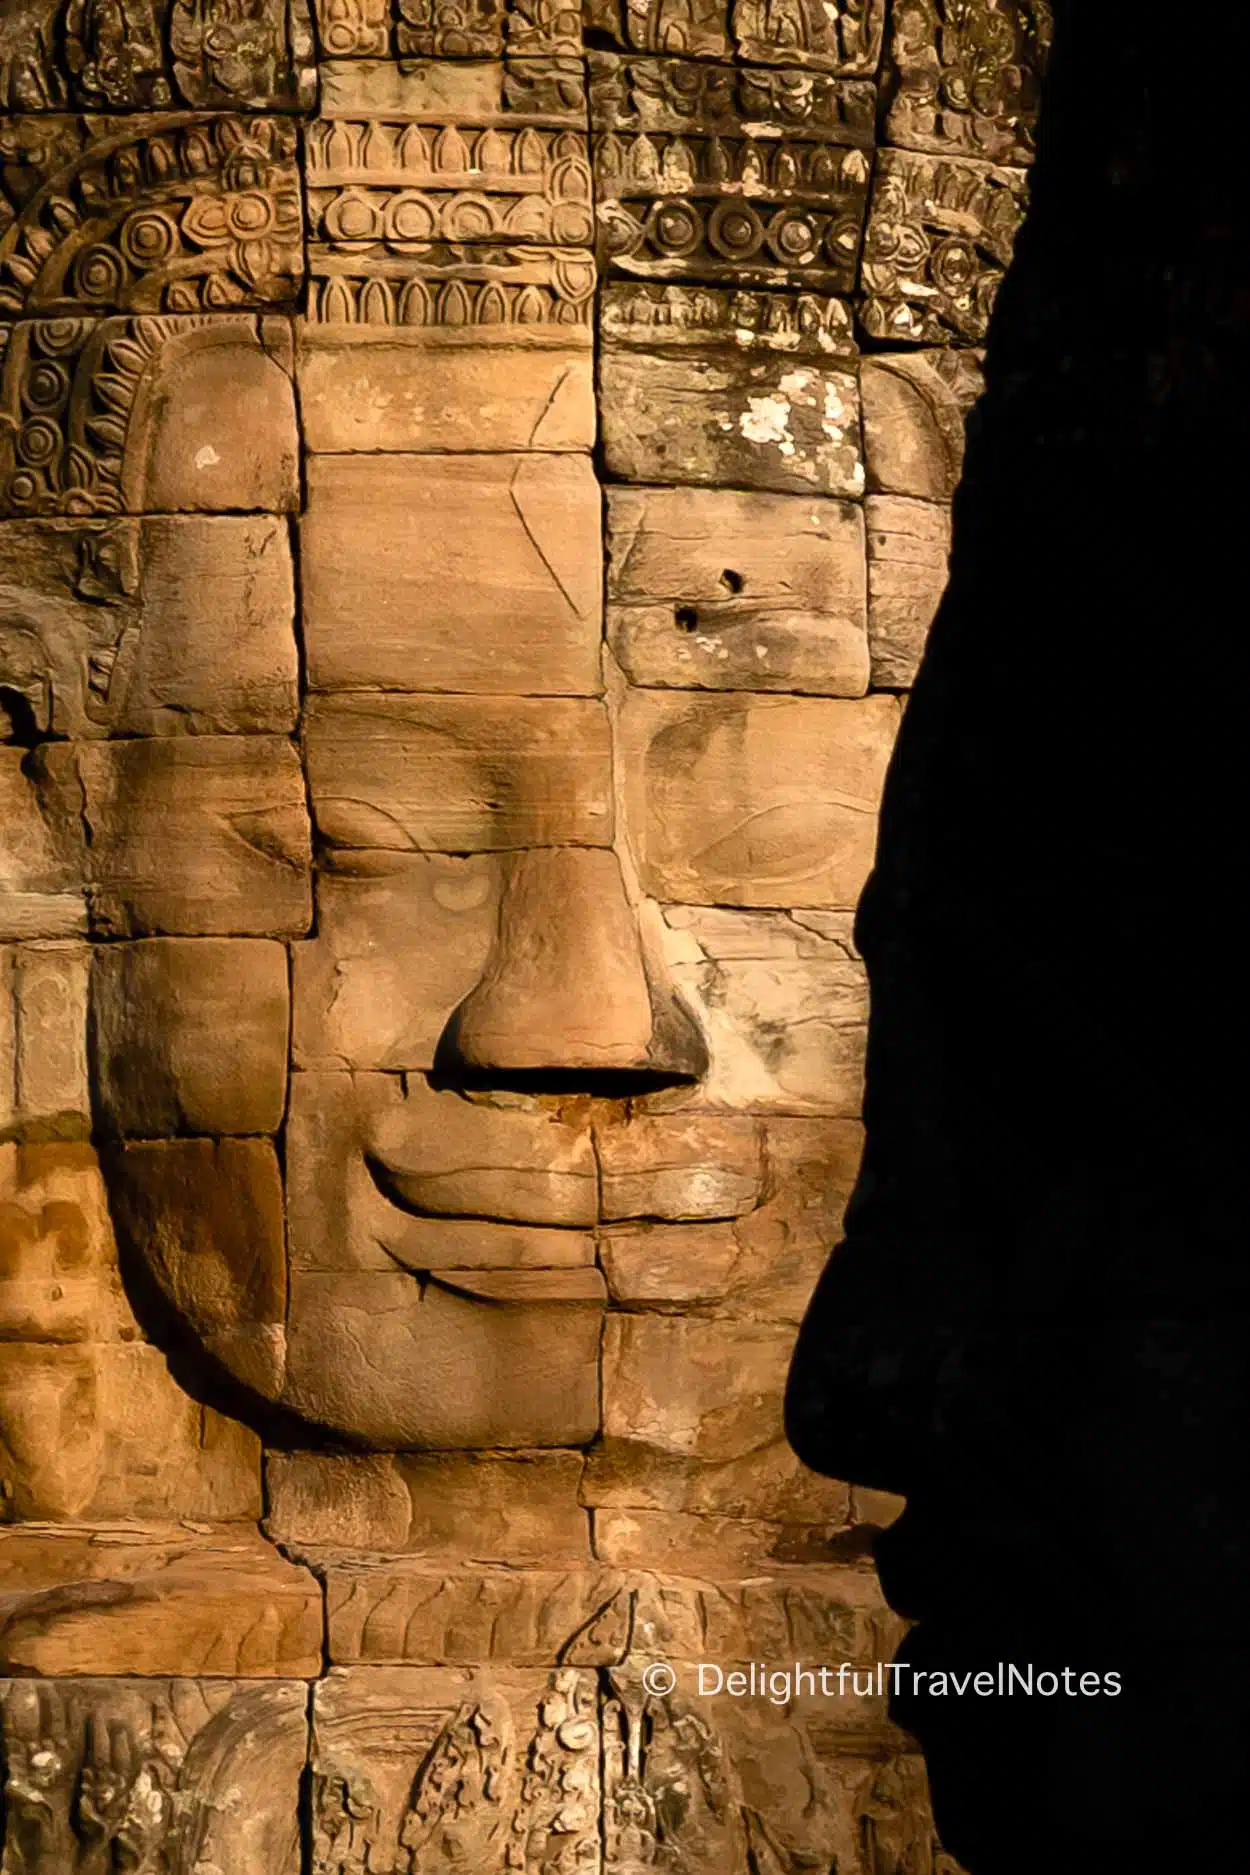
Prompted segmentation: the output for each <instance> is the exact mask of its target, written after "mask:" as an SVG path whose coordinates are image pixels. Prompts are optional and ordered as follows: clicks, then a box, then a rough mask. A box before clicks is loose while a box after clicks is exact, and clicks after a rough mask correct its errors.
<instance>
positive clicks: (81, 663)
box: [0, 515, 298, 738]
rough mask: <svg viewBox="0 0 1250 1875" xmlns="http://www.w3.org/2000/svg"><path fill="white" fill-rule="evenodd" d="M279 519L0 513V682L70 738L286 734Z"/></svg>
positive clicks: (289, 679)
mask: <svg viewBox="0 0 1250 1875" xmlns="http://www.w3.org/2000/svg"><path fill="white" fill-rule="evenodd" d="M294 613H295V589H294V577H293V573H292V569H291V552H290V546H289V543H288V540H287V528H286V523H285V522H284V521H279V520H275V519H271V518H269V517H267V516H266V517H243V516H226V515H221V516H213V517H209V516H200V515H185V516H172V515H151V516H147V517H146V518H144V519H143V520H123V521H111V522H98V521H96V522H92V523H89V524H81V523H69V522H63V521H38V522H35V521H8V522H3V523H0V687H4V688H6V689H9V688H11V689H12V690H14V691H16V692H17V693H18V694H19V695H21V696H22V697H23V698H24V699H25V702H26V707H27V709H28V711H29V713H30V718H31V720H32V722H33V725H34V727H35V728H36V729H38V730H41V731H47V730H48V729H52V730H53V731H54V732H55V733H56V734H58V735H62V736H70V737H76V738H77V737H86V736H104V735H110V734H111V735H170V734H179V733H182V732H184V731H185V732H192V733H198V734H204V733H213V732H217V731H222V732H229V731H232V730H249V731H254V730H265V729H271V730H289V729H290V728H291V727H292V726H293V725H294V722H295V711H296V688H297V679H298V671H297V657H296V648H295V633H294Z"/></svg>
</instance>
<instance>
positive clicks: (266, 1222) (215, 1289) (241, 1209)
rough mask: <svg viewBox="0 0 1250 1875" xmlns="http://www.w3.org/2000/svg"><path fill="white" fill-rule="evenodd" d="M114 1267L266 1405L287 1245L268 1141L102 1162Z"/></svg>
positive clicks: (148, 1152) (200, 1142) (166, 1146)
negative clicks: (127, 1271) (139, 1282)
mask: <svg viewBox="0 0 1250 1875" xmlns="http://www.w3.org/2000/svg"><path fill="white" fill-rule="evenodd" d="M105 1171H106V1176H107V1179H108V1185H109V1197H110V1200H111V1204H112V1211H113V1221H114V1225H115V1227H116V1230H117V1238H118V1245H119V1248H120V1251H121V1255H122V1259H123V1268H125V1267H126V1263H127V1260H129V1263H130V1265H131V1267H132V1268H135V1269H138V1270H142V1272H143V1274H144V1277H145V1278H146V1280H147V1281H149V1282H150V1283H152V1284H154V1285H155V1286H156V1288H157V1289H158V1290H159V1292H160V1294H161V1295H162V1296H163V1297H164V1298H165V1300H166V1302H167V1303H168V1304H169V1306H170V1307H172V1308H173V1309H174V1310H175V1311H176V1313H177V1314H178V1316H179V1318H180V1319H181V1321H182V1322H183V1323H184V1325H185V1326H186V1328H188V1329H189V1330H190V1331H191V1333H192V1334H194V1335H195V1336H196V1337H197V1339H198V1340H199V1342H200V1343H201V1345H202V1346H203V1347H204V1349H205V1351H206V1352H207V1353H208V1354H209V1355H210V1356H212V1357H213V1358H214V1359H216V1360H218V1361H220V1362H221V1364H222V1365H223V1366H224V1367H225V1368H226V1369H227V1370H228V1371H229V1372H230V1373H231V1374H232V1375H234V1377H235V1378H236V1379H238V1380H240V1381H241V1382H242V1383H243V1384H244V1385H245V1386H249V1387H252V1388H254V1389H255V1390H256V1391H257V1392H259V1393H261V1394H262V1395H264V1396H265V1397H267V1398H272V1397H273V1396H274V1395H275V1394H276V1393H277V1392H278V1390H279V1388H280V1386H281V1382H282V1325H283V1321H284V1318H285V1312H286V1244H285V1239H284V1234H283V1214H282V1175H281V1172H280V1171H279V1168H278V1161H277V1157H276V1155H275V1153H274V1149H273V1146H272V1145H271V1144H270V1142H269V1141H268V1140H259V1139H220V1140H213V1139H185V1140H156V1141H149V1142H145V1143H143V1144H132V1145H125V1146H120V1147H114V1148H110V1149H109V1151H108V1153H107V1155H106V1158H105Z"/></svg>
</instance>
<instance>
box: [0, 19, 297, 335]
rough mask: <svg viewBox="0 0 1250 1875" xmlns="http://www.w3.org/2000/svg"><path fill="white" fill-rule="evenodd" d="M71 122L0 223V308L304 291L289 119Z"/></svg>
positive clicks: (170, 306)
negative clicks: (2, 225) (10, 216)
mask: <svg viewBox="0 0 1250 1875" xmlns="http://www.w3.org/2000/svg"><path fill="white" fill-rule="evenodd" d="M191 3H192V4H194V3H195V0H191ZM131 11H132V13H133V8H132V9H131ZM62 121H63V122H64V123H65V126H66V134H65V135H64V136H63V137H61V138H59V139H57V140H56V142H54V143H50V144H45V147H44V149H43V150H41V151H38V152H36V153H33V154H36V161H35V162H34V163H32V164H30V165H29V166H28V167H29V170H31V171H33V172H34V173H28V175H27V176H26V177H25V178H24V181H25V184H26V186H25V188H24V189H23V190H22V199H20V200H19V202H18V203H17V213H16V215H15V217H14V220H13V222H12V225H11V226H10V227H9V228H8V229H7V230H6V229H0V316H4V317H7V318H8V319H14V318H20V317H22V316H23V315H41V314H49V313H51V314H53V315H58V314H59V315H66V314H69V315H78V316H84V315H86V316H91V315H96V316H98V315H99V314H100V313H106V312H134V313H173V314H177V313H200V312H208V311H213V310H224V309H225V308H226V307H231V308H237V307H240V306H258V305H259V306H274V305H284V304H290V303H292V302H293V301H294V300H295V299H296V297H297V295H298V292H299V286H300V282H301V280H302V278H303V271H304V255H303V248H302V244H301V241H300V192H299V175H298V171H297V168H296V163H295V157H296V149H297V140H296V131H295V126H294V125H293V124H292V123H290V122H289V121H284V120H283V119H282V118H280V117H261V118H253V119H252V120H251V121H250V122H249V121H248V120H246V119H243V118H239V117H228V116H213V117H207V118H201V119H200V120H199V121H198V122H196V121H194V120H192V121H188V119H187V118H186V117H185V116H182V117H181V118H180V117H176V116H172V115H163V116H148V115H142V114H141V115H135V116H130V117H127V118H125V119H118V118H117V117H112V118H109V117H103V118H101V117H95V116H92V117H87V118H77V119H74V118H70V119H66V120H62ZM40 159H41V160H40ZM67 198H68V199H69V200H70V201H72V202H73V203H74V209H73V210H72V211H70V212H69V213H67V212H66V208H65V203H66V200H67Z"/></svg>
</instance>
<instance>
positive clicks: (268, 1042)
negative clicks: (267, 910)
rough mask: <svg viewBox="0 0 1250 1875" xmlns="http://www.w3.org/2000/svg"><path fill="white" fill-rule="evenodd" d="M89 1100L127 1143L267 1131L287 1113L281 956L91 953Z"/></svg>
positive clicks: (239, 946) (249, 942) (226, 941)
mask: <svg viewBox="0 0 1250 1875" xmlns="http://www.w3.org/2000/svg"><path fill="white" fill-rule="evenodd" d="M91 1021H92V1045H93V1059H94V1063H95V1071H96V1076H97V1082H96V1097H97V1100H98V1101H99V1111H100V1114H101V1116H102V1117H103V1119H104V1121H105V1124H106V1125H107V1126H109V1127H110V1128H111V1129H113V1130H115V1131H117V1132H119V1133H124V1134H129V1135H131V1136H139V1137H147V1138H151V1139H163V1138H168V1137H169V1136H170V1135H171V1134H177V1133H205V1134H207V1133H276V1132H277V1130H278V1128H279V1127H280V1126H281V1124H282V1116H283V1112H284V1110H285V1107H286V1079H287V1041H288V1031H289V1027H290V1015H289V994H288V988H287V954H286V950H285V948H284V947H283V946H282V945H281V944H273V943H269V942H266V941H265V940H263V939H250V938H147V939H145V940H144V941H143V942H142V943H139V944H109V945H105V946H97V948H96V951H95V955H94V957H93V960H92V969H91Z"/></svg>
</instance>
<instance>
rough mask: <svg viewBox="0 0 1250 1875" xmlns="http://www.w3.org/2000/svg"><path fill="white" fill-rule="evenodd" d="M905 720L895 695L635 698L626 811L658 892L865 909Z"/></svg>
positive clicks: (629, 725) (628, 709)
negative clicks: (890, 769)
mask: <svg viewBox="0 0 1250 1875" xmlns="http://www.w3.org/2000/svg"><path fill="white" fill-rule="evenodd" d="M897 722H898V706H897V704H896V703H895V702H894V700H893V699H892V698H887V697H865V698H863V699H862V700H860V701H857V702H846V701H842V700H835V699H832V698H814V697H767V696H749V695H745V694H743V693H740V692H739V693H735V694H733V695H727V696H707V695H685V696H681V695H676V694H673V693H671V692H667V693H666V692H663V691H654V690H653V691H634V692H632V693H631V694H630V695H629V696H628V697H627V698H626V700H625V708H624V715H623V729H622V737H623V743H624V747H625V758H624V760H625V780H626V811H627V815H628V823H629V835H630V840H631V844H632V845H633V847H634V850H635V851H636V853H637V854H638V857H639V861H640V864H641V868H642V876H643V881H644V886H645V889H646V890H647V891H649V892H651V893H653V894H654V895H655V896H656V897H659V898H666V899H675V900H678V901H681V902H684V903H694V904H708V903H711V904H715V903H717V902H720V903H722V904H729V905H776V906H827V907H830V908H837V907H843V906H845V907H850V906H853V905H854V903H855V901H856V899H857V897H858V895H859V892H860V889H861V887H862V886H863V883H864V880H865V879H866V877H867V875H868V870H869V867H870V865H871V862H872V852H873V845H874V841H875V837H876V809H877V801H878V797H879V794H880V790H881V784H882V780H883V778H884V773H885V766H886V763H887V761H888V759H889V755H890V748H891V745H892V743H893V739H894V733H895V728H896V725H897Z"/></svg>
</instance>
